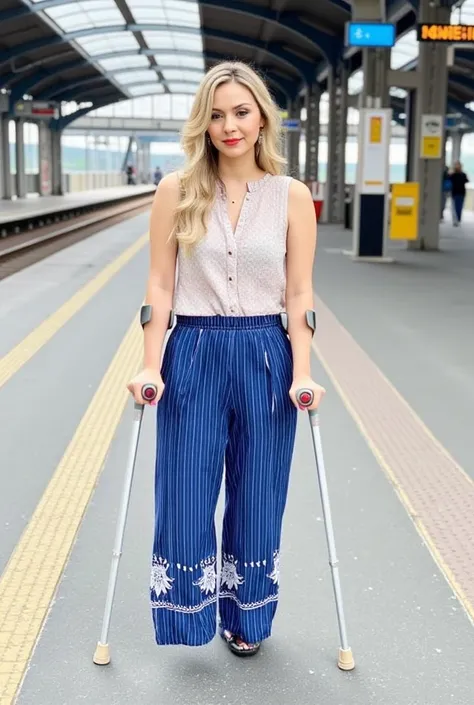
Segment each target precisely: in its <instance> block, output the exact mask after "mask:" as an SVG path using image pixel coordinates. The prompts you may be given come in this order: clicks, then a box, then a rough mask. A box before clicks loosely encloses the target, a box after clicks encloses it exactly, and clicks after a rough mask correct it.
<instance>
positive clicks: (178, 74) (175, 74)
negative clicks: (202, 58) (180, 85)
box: [163, 68, 203, 83]
mask: <svg viewBox="0 0 474 705" xmlns="http://www.w3.org/2000/svg"><path fill="white" fill-rule="evenodd" d="M163 76H164V77H165V80H166V81H193V82H194V83H199V81H200V80H201V78H202V76H203V73H202V72H201V71H186V70H180V69H168V68H166V69H164V70H163Z"/></svg>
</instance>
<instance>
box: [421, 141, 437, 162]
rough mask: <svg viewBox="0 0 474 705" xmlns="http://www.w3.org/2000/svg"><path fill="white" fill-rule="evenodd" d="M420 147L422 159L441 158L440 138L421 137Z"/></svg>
mask: <svg viewBox="0 0 474 705" xmlns="http://www.w3.org/2000/svg"><path fill="white" fill-rule="evenodd" d="M422 139H423V142H422V145H421V158H422V159H439V158H440V157H441V137H423V138H422Z"/></svg>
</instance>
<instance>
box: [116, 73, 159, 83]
mask: <svg viewBox="0 0 474 705" xmlns="http://www.w3.org/2000/svg"><path fill="white" fill-rule="evenodd" d="M114 80H115V81H118V82H119V83H124V84H126V83H138V82H139V81H143V83H148V82H149V83H154V82H156V81H157V80H158V77H157V75H156V72H155V71H151V70H150V71H146V70H143V71H120V72H119V73H114Z"/></svg>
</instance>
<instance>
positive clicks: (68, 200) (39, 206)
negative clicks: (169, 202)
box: [0, 184, 156, 228]
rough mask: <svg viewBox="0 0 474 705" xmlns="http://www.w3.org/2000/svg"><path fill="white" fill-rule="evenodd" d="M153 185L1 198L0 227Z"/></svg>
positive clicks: (123, 196) (131, 193)
mask: <svg viewBox="0 0 474 705" xmlns="http://www.w3.org/2000/svg"><path fill="white" fill-rule="evenodd" d="M155 189H156V187H155V186H154V185H153V184H139V185H136V186H114V187H112V188H99V189H94V190H93V191H77V192H74V193H67V194H65V195H64V196H37V195H33V196H29V197H28V198H17V199H14V200H11V201H8V200H2V201H0V228H1V227H2V225H6V224H8V223H12V222H17V221H20V220H25V219H34V218H40V217H44V218H47V217H48V216H51V215H54V214H56V213H61V212H63V211H70V210H74V209H81V208H88V207H91V206H98V205H102V204H103V205H106V204H108V203H114V202H117V201H121V200H123V199H126V198H133V197H135V196H140V195H142V194H143V195H146V194H147V193H153V192H154V191H155Z"/></svg>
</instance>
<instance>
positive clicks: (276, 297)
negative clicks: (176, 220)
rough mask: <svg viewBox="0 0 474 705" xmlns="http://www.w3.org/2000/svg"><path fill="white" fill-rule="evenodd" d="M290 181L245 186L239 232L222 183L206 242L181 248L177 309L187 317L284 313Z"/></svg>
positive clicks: (272, 180)
mask: <svg viewBox="0 0 474 705" xmlns="http://www.w3.org/2000/svg"><path fill="white" fill-rule="evenodd" d="M291 180H292V177H291V176H274V175H271V174H266V175H265V176H263V177H262V178H261V179H258V180H257V181H249V182H248V183H247V194H246V196H245V198H244V201H243V204H242V208H241V211H240V216H239V220H238V222H237V226H236V229H235V233H234V232H233V231H232V225H231V222H230V219H229V215H228V211H227V196H226V192H225V188H224V187H223V185H221V184H219V185H218V187H217V192H216V199H215V202H214V204H213V206H212V210H211V213H210V216H209V221H208V229H207V232H206V235H205V237H204V238H203V240H202V241H201V242H200V243H199V244H198V245H197V246H194V249H193V250H192V251H191V253H190V254H189V255H188V256H185V255H184V253H183V252H182V251H180V249H179V248H178V260H177V281H176V287H175V295H174V303H173V309H174V312H175V313H176V314H177V315H184V316H215V315H221V316H258V315H269V314H270V315H271V314H278V313H280V312H281V311H284V310H285V297H286V235H287V229H288V217H287V214H288V191H289V186H290V183H291Z"/></svg>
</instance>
